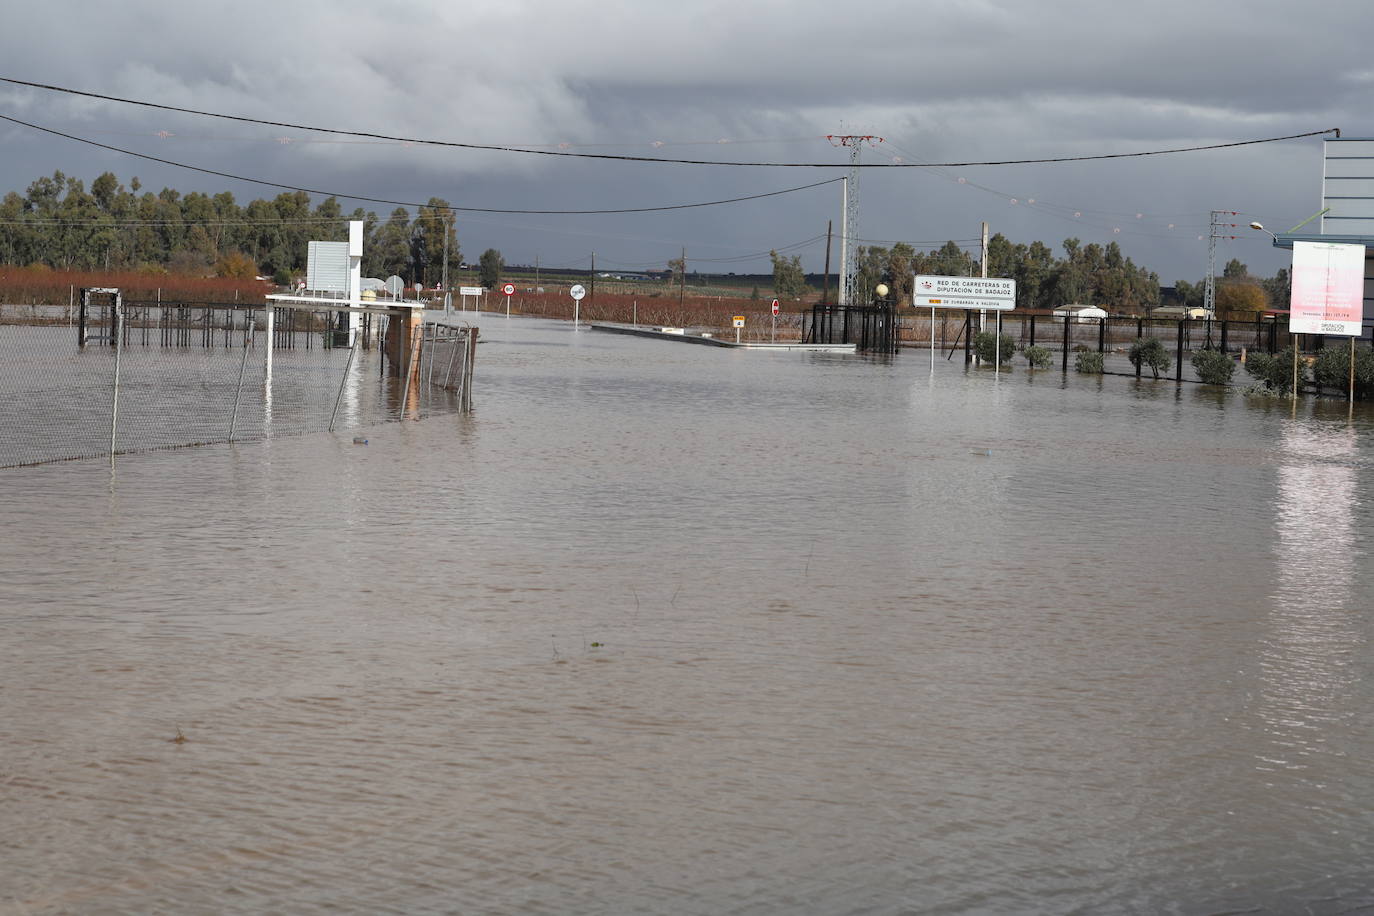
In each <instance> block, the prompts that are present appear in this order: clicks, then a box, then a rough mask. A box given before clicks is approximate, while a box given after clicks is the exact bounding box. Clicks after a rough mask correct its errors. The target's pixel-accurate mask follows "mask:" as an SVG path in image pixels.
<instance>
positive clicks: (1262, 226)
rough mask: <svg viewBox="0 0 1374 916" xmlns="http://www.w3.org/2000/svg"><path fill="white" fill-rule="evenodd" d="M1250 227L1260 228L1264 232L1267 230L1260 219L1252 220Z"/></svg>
mask: <svg viewBox="0 0 1374 916" xmlns="http://www.w3.org/2000/svg"><path fill="white" fill-rule="evenodd" d="M1250 228H1251V229H1258V230H1259V231H1261V232H1264V231H1265V229H1264V224H1263V223H1261V222H1260V221H1259V220H1255V221H1254V222H1252V223H1251V224H1250Z"/></svg>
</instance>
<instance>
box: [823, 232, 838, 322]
mask: <svg viewBox="0 0 1374 916" xmlns="http://www.w3.org/2000/svg"><path fill="white" fill-rule="evenodd" d="M834 225H835V221H834V220H833V219H828V220H826V221H825V274H824V276H822V277H821V305H826V304H828V303H827V300H829V299H830V230H831V229H832V228H833V227H834Z"/></svg>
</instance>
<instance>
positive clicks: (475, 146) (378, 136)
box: [0, 76, 1341, 212]
mask: <svg viewBox="0 0 1374 916" xmlns="http://www.w3.org/2000/svg"><path fill="white" fill-rule="evenodd" d="M0 82H5V83H11V84H13V85H15V86H28V87H30V88H33V89H44V90H47V91H49V92H60V93H64V94H66V95H76V96H82V97H84V98H91V99H101V100H102V101H106V102H119V103H121V104H124V105H138V106H141V107H143V108H155V109H158V110H160V111H175V112H179V113H181V114H191V115H198V116H200V117H205V118H221V119H223V120H226V121H239V122H242V123H246V124H264V125H267V126H269V127H285V128H287V129H290V130H308V131H312V132H314V133H322V134H337V135H339V136H343V137H365V138H369V139H373V140H395V141H400V142H404V143H413V144H417V145H422V146H444V147H453V148H457V149H472V150H485V151H488V152H499V153H523V154H525V155H529V156H563V157H569V158H573V159H609V160H614V161H617V162H655V163H660V164H664V163H670V164H674V165H729V166H737V167H761V168H823V169H833V168H849V167H850V166H849V164H848V163H840V162H725V161H722V160H719V159H664V158H659V157H656V156H626V155H614V154H611V153H575V152H572V151H569V150H541V149H522V148H520V147H514V146H496V145H491V144H482V143H462V142H458V141H454V140H425V139H419V138H414V137H397V136H393V135H390V134H382V133H376V132H373V131H360V130H338V129H335V128H330V127H312V126H310V125H307V124H293V123H291V122H289V121H271V120H267V119H265V118H249V117H243V116H241V115H229V114H222V113H220V112H214V111H202V110H199V109H195V108H180V107H177V106H175V105H162V104H159V103H157V102H148V101H143V100H140V99H125V98H120V97H119V96H113V95H103V94H101V93H98V92H87V91H85V90H81V89H69V88H67V87H65V86H52V85H49V84H46V83H35V82H31V81H29V80H21V79H14V78H12V77H8V76H0ZM0 117H4V116H3V115H0ZM6 120H11V121H13V120H15V119H13V118H6ZM16 123H23V122H22V121H19V122H16ZM28 126H32V125H28ZM40 129H41V128H40ZM51 132H52V133H56V131H51ZM1329 133H1334V134H1335V135H1336V136H1337V137H1339V136H1340V135H1341V131H1340V128H1339V127H1329V128H1327V129H1326V130H1313V131H1308V132H1307V133H1301V134H1289V135H1287V136H1283V137H1265V138H1262V139H1258V140H1236V141H1232V142H1230V143H1213V144H1208V145H1205V146H1184V147H1175V148H1171V149H1160V150H1144V151H1141V152H1134V153H1099V154H1095V155H1089V156H1058V157H1052V158H1041V159H992V160H986V161H970V162H867V163H862V164H860V165H858V166H857V167H858V168H865V169H934V168H954V167H967V166H975V165H1040V164H1045V163H1052V162H1087V161H1091V160H1098V159H1131V158H1137V157H1141V156H1164V155H1170V154H1173V153H1195V152H1201V151H1204V150H1215V149H1229V148H1232V147H1237V146H1252V145H1254V144H1258V143H1277V142H1279V141H1282V140H1299V139H1302V138H1304V137H1319V136H1321V135H1322V134H1329ZM62 136H66V135H65V134H63V135H62ZM84 142H91V141H84ZM121 152H123V151H122V150H121ZM159 161H161V160H159ZM217 174H218V173H217ZM351 199H353V200H366V199H367V198H351ZM378 202H379V203H392V201H378ZM598 212H627V211H598Z"/></svg>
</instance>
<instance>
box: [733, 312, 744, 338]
mask: <svg viewBox="0 0 1374 916" xmlns="http://www.w3.org/2000/svg"><path fill="white" fill-rule="evenodd" d="M734 325H735V343H739V329H740V328H742V327H744V316H743V315H736V316H735V320H734Z"/></svg>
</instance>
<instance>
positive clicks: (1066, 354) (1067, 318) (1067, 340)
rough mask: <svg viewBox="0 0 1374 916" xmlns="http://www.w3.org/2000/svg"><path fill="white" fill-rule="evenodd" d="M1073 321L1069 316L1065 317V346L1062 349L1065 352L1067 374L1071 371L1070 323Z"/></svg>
mask: <svg viewBox="0 0 1374 916" xmlns="http://www.w3.org/2000/svg"><path fill="white" fill-rule="evenodd" d="M1071 320H1072V319H1071V318H1070V317H1069V316H1068V315H1065V316H1064V345H1063V346H1062V347H1060V349H1061V350H1062V351H1063V356H1064V371H1065V372H1068V371H1069V336H1070V333H1071V332H1070V330H1069V322H1070V321H1071Z"/></svg>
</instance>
